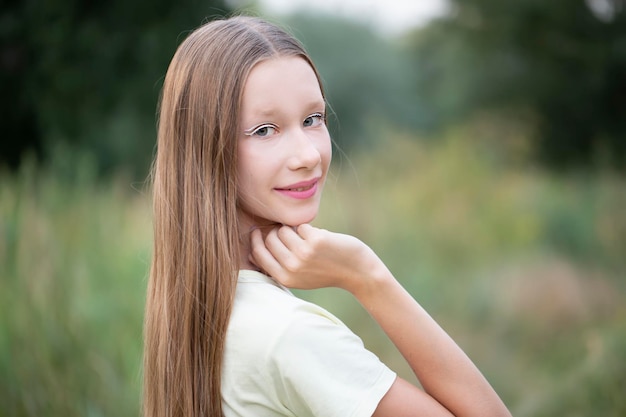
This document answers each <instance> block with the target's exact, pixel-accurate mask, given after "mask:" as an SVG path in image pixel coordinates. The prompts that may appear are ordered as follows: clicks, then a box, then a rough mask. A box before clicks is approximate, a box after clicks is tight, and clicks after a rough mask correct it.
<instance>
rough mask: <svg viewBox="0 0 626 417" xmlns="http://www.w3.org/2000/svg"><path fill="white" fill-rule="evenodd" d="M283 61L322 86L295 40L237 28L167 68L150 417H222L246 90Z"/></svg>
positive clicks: (147, 372) (231, 24)
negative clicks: (303, 67)
mask: <svg viewBox="0 0 626 417" xmlns="http://www.w3.org/2000/svg"><path fill="white" fill-rule="evenodd" d="M279 56H300V57H302V58H303V59H305V60H306V61H307V62H308V63H309V64H310V65H311V68H313V70H314V71H315V73H316V75H317V71H316V70H315V67H314V65H313V63H312V62H311V60H310V59H309V57H308V55H307V54H306V53H305V51H304V49H303V48H302V46H301V45H300V44H299V43H298V41H296V40H295V39H294V38H293V37H292V36H291V35H289V34H287V33H286V32H285V31H283V30H282V29H280V28H278V27H276V26H274V25H272V24H270V23H267V22H265V21H263V20H260V19H257V18H253V17H244V16H237V17H232V18H229V19H226V20H216V21H212V22H210V23H207V24H205V25H203V26H201V27H200V28H198V29H196V30H195V31H194V32H192V33H191V34H190V35H189V36H188V37H187V39H185V40H184V41H183V43H182V44H181V45H180V46H179V48H178V50H177V51H176V53H175V55H174V57H173V58H172V62H171V63H170V66H169V68H168V71H167V75H166V77H165V81H164V85H163V89H162V92H161V98H160V103H159V107H160V109H159V111H160V113H159V122H158V139H157V153H156V157H155V160H154V163H153V167H152V181H153V200H154V201H153V205H154V213H153V215H154V249H153V256H152V265H151V270H150V280H149V283H148V291H147V297H146V310H145V322H144V387H143V414H144V416H145V417H176V416H180V417H200V416H222V415H223V414H222V402H221V393H220V383H221V372H222V359H223V356H224V339H225V335H226V330H227V327H228V321H229V317H230V313H231V310H232V305H233V299H234V294H235V287H236V283H237V271H238V269H239V262H240V253H239V251H240V249H239V225H238V220H237V169H236V167H237V138H238V136H239V134H238V132H239V129H240V126H239V114H240V106H241V97H242V90H243V86H244V83H245V81H246V79H247V76H248V74H249V72H250V70H251V69H252V67H253V66H254V65H255V64H257V63H258V62H260V61H263V60H266V59H269V58H272V57H279ZM318 80H319V76H318ZM320 88H321V83H320Z"/></svg>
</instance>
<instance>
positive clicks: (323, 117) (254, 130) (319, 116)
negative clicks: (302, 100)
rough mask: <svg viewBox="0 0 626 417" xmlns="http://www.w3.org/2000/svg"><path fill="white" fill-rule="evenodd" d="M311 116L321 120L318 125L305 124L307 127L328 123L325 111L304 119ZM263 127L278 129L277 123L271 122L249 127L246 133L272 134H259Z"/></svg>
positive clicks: (253, 134) (252, 134)
mask: <svg viewBox="0 0 626 417" xmlns="http://www.w3.org/2000/svg"><path fill="white" fill-rule="evenodd" d="M310 118H317V119H318V120H319V122H318V124H316V125H309V126H305V127H317V126H319V125H321V124H324V123H326V115H325V114H324V113H320V112H318V113H313V114H311V115H309V116H307V117H306V118H305V119H304V121H306V120H307V119H310ZM304 121H303V122H302V123H303V124H304ZM263 129H274V130H278V128H277V127H276V126H275V125H273V124H271V123H264V124H262V125H259V126H256V127H253V128H252V129H248V130H246V131H245V132H244V133H245V134H246V136H259V137H267V136H270V135H268V134H265V135H258V133H259V131H261V130H263Z"/></svg>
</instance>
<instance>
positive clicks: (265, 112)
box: [255, 100, 326, 117]
mask: <svg viewBox="0 0 626 417" xmlns="http://www.w3.org/2000/svg"><path fill="white" fill-rule="evenodd" d="M318 107H323V108H324V109H325V108H326V100H312V101H310V102H309V103H308V104H306V105H305V106H304V108H306V109H314V108H318ZM276 113H278V111H277V109H276V108H273V107H270V108H264V109H262V110H259V111H258V112H255V117H271V116H275V115H276Z"/></svg>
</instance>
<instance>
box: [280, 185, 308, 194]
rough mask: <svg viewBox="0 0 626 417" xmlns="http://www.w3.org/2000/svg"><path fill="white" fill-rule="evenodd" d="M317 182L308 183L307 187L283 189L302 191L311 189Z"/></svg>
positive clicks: (286, 189)
mask: <svg viewBox="0 0 626 417" xmlns="http://www.w3.org/2000/svg"><path fill="white" fill-rule="evenodd" d="M314 185H315V184H311V185H307V186H305V187H298V188H281V189H282V190H285V191H296V192H301V191H306V190H310V189H311V188H313V186H314Z"/></svg>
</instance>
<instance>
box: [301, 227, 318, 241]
mask: <svg viewBox="0 0 626 417" xmlns="http://www.w3.org/2000/svg"><path fill="white" fill-rule="evenodd" d="M318 230H319V229H317V228H315V227H313V226H311V225H310V224H308V223H303V224H301V225H300V226H298V227H297V228H296V233H297V234H298V235H299V236H300V237H301V238H302V239H304V240H306V239H308V238H310V237H311V236H312V235H313V234H314V233H315V232H317V231H318Z"/></svg>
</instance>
